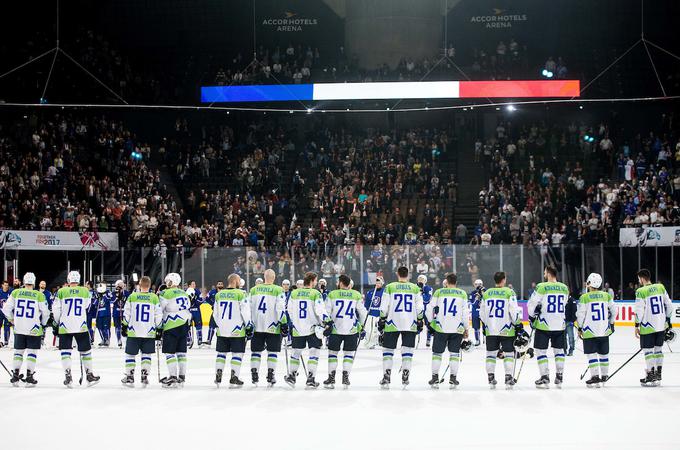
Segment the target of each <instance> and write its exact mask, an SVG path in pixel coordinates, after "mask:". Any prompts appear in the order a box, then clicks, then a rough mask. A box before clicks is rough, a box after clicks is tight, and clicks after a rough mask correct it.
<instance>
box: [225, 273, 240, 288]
mask: <svg viewBox="0 0 680 450" xmlns="http://www.w3.org/2000/svg"><path fill="white" fill-rule="evenodd" d="M239 278H240V277H239V276H238V274H235V273H232V274H230V275H229V276H228V277H227V286H230V287H231V286H235V287H238V283H239Z"/></svg>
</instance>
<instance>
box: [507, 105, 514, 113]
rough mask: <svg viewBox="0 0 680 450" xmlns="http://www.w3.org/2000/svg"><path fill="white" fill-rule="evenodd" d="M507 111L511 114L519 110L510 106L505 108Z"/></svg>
mask: <svg viewBox="0 0 680 450" xmlns="http://www.w3.org/2000/svg"><path fill="white" fill-rule="evenodd" d="M505 109H507V110H508V111H510V112H513V111H516V110H517V108H515V105H508V106H506V107H505Z"/></svg>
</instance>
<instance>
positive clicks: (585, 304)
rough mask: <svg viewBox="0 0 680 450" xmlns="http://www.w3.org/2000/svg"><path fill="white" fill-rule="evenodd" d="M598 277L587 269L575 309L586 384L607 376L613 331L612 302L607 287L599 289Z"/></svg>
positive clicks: (613, 307)
mask: <svg viewBox="0 0 680 450" xmlns="http://www.w3.org/2000/svg"><path fill="white" fill-rule="evenodd" d="M601 286H602V277H601V276H600V274H598V273H591V274H590V275H588V279H587V280H586V287H587V288H588V292H586V293H585V294H583V295H581V298H580V299H579V303H578V307H577V309H576V323H577V324H578V335H579V337H580V338H581V339H583V353H585V355H586V357H587V358H588V368H589V369H590V379H589V380H588V381H586V386H588V387H600V383H604V382H606V381H607V378H608V376H609V336H610V335H611V334H612V333H614V322H615V321H616V304H615V303H614V299H613V298H612V296H611V295H610V294H609V293H608V292H607V291H601V290H600V287H601Z"/></svg>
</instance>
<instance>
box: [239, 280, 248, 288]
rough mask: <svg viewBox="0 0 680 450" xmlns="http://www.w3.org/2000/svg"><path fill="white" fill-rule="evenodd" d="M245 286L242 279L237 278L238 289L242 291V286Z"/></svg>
mask: <svg viewBox="0 0 680 450" xmlns="http://www.w3.org/2000/svg"><path fill="white" fill-rule="evenodd" d="M245 285H246V280H244V279H243V278H239V279H238V287H240V288H241V289H243V286H245Z"/></svg>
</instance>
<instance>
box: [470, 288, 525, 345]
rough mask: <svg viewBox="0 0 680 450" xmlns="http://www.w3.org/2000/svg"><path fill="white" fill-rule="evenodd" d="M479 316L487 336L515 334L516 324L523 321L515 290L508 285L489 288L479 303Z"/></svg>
mask: <svg viewBox="0 0 680 450" xmlns="http://www.w3.org/2000/svg"><path fill="white" fill-rule="evenodd" d="M479 318H480V320H481V321H482V322H483V323H484V335H485V336H505V337H508V336H515V325H516V324H518V323H520V321H521V314H520V309H519V307H518V306H517V295H516V294H515V291H513V290H512V289H510V288H507V287H494V288H490V289H487V290H486V291H485V292H484V296H483V298H482V301H481V302H480V304H479Z"/></svg>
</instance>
